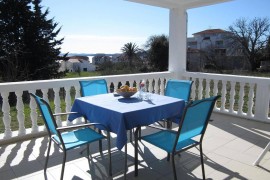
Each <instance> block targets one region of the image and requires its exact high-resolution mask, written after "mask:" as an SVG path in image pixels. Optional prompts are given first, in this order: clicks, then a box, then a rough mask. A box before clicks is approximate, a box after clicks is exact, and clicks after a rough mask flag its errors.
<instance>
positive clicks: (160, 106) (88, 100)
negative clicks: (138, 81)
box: [68, 93, 185, 149]
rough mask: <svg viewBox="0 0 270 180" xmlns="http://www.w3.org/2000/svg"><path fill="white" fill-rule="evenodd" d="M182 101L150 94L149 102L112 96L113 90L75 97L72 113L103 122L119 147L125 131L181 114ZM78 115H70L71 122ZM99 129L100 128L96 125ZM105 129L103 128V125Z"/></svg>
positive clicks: (96, 121) (122, 142) (124, 138)
mask: <svg viewBox="0 0 270 180" xmlns="http://www.w3.org/2000/svg"><path fill="white" fill-rule="evenodd" d="M184 106H185V101H184V100H181V99H176V98H172V97H167V96H161V95H157V94H152V100H151V101H142V100H139V99H137V98H136V94H135V95H134V97H131V98H123V97H121V96H118V97H115V96H114V95H113V94H112V93H110V94H101V95H96V96H89V97H81V98H77V99H75V102H74V104H73V106H72V109H71V111H72V112H78V113H80V114H81V115H83V116H85V117H86V118H87V119H88V120H89V121H90V122H92V123H101V124H103V125H105V126H106V127H107V128H108V129H107V130H109V131H110V132H113V133H116V134H117V141H116V146H117V148H118V149H122V147H123V146H124V145H125V144H126V143H127V130H130V129H132V128H135V127H139V126H145V125H150V124H152V123H154V122H156V121H159V120H161V119H165V118H173V117H180V116H181V114H182V111H183V109H184ZM77 117H80V115H78V114H71V115H70V116H69V118H68V119H69V120H70V121H72V120H74V119H76V118H77ZM98 128H101V129H102V127H101V126H100V127H98ZM103 129H104V128H103Z"/></svg>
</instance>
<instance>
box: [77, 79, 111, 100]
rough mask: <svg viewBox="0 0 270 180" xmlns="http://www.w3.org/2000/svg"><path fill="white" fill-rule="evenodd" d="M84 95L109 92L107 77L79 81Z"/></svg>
mask: <svg viewBox="0 0 270 180" xmlns="http://www.w3.org/2000/svg"><path fill="white" fill-rule="evenodd" d="M79 83H80V86H81V93H82V97H84V96H94V95H98V94H107V93H108V87H107V82H106V80H105V79H97V80H88V81H79Z"/></svg>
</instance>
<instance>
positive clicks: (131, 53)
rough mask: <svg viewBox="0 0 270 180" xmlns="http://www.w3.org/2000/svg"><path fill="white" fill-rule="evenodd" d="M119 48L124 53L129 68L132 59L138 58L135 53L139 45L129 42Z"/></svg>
mask: <svg viewBox="0 0 270 180" xmlns="http://www.w3.org/2000/svg"><path fill="white" fill-rule="evenodd" d="M121 50H122V52H123V53H124V56H125V57H126V58H127V59H128V62H129V68H131V67H132V61H133V60H136V59H137V58H138V57H137V55H136V54H137V53H138V52H139V51H140V49H139V47H138V46H137V44H136V43H132V42H129V43H126V44H124V46H123V47H122V48H121Z"/></svg>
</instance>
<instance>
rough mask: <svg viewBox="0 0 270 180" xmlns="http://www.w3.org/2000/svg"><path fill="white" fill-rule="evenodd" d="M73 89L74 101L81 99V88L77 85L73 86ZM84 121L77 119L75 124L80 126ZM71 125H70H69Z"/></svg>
mask: <svg viewBox="0 0 270 180" xmlns="http://www.w3.org/2000/svg"><path fill="white" fill-rule="evenodd" d="M74 88H75V99H76V98H79V97H81V87H80V86H79V85H76V86H74ZM83 121H84V119H83V118H77V119H76V122H75V124H80V123H82V122H83ZM69 124H71V123H69Z"/></svg>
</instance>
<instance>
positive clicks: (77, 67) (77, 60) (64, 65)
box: [59, 56, 96, 72]
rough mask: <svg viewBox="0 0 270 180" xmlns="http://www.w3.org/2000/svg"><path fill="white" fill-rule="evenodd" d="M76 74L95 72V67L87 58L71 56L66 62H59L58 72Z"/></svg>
mask: <svg viewBox="0 0 270 180" xmlns="http://www.w3.org/2000/svg"><path fill="white" fill-rule="evenodd" d="M66 70H68V71H69V72H77V71H85V72H86V71H95V70H96V67H95V65H94V64H93V63H90V61H89V58H88V57H87V56H72V57H69V59H68V60H67V61H64V60H61V61H60V68H59V71H66Z"/></svg>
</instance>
